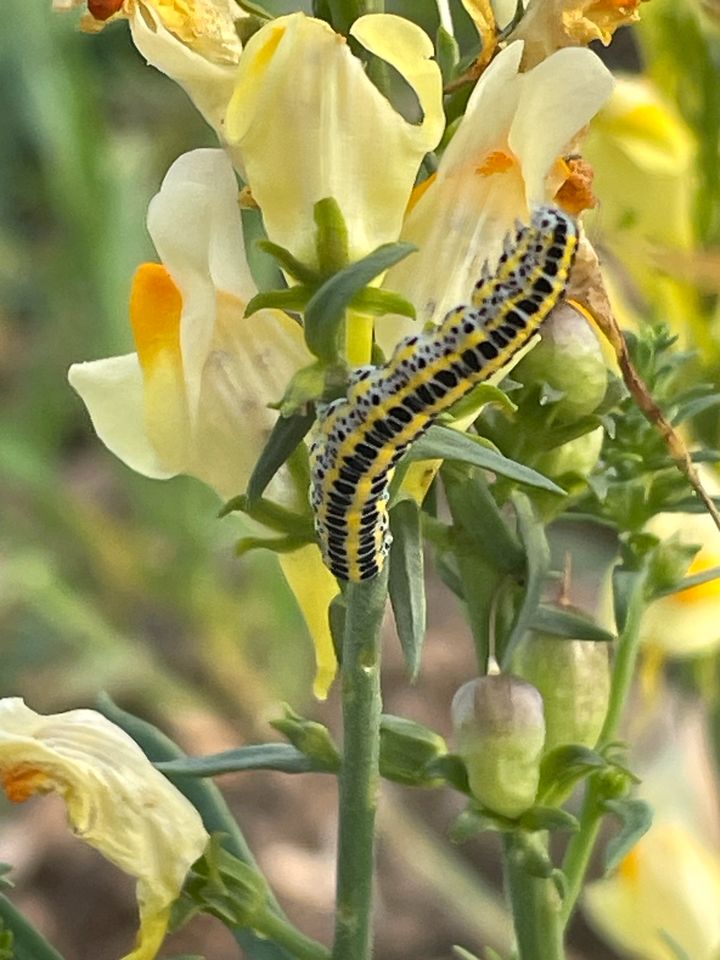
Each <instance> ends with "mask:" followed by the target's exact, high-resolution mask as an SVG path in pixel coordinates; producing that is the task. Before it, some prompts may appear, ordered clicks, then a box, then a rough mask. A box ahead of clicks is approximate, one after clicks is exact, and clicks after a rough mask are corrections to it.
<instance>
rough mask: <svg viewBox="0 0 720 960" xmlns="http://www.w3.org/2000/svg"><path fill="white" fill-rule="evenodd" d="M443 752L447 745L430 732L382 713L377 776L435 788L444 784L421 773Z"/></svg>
mask: <svg viewBox="0 0 720 960" xmlns="http://www.w3.org/2000/svg"><path fill="white" fill-rule="evenodd" d="M446 753H447V744H446V743H445V741H444V740H443V738H442V737H441V736H440V734H439V733H436V732H435V731H434V730H431V729H430V728H429V727H425V726H423V725H422V724H421V723H415V722H414V721H413V720H407V719H405V717H395V716H391V715H389V714H385V715H384V716H383V717H382V719H381V721H380V773H381V774H382V776H383V777H386V778H387V779H388V780H395V781H396V782H397V783H406V784H409V785H410V786H415V787H437V786H441V785H442V784H443V783H444V782H445V781H444V780H443V778H442V777H433V776H429V775H428V774H426V773H425V768H426V766H427V764H428V763H430V762H431V761H432V760H436V759H437V758H438V757H442V756H444V755H445V754H446Z"/></svg>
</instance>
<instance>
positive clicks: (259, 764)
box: [155, 743, 328, 777]
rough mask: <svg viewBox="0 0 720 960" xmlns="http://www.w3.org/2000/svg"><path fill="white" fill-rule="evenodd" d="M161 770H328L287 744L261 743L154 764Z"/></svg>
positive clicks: (196, 773)
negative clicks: (203, 755) (207, 755)
mask: <svg viewBox="0 0 720 960" xmlns="http://www.w3.org/2000/svg"><path fill="white" fill-rule="evenodd" d="M155 766H156V767H157V768H158V770H160V772H161V773H164V774H167V775H168V776H169V775H172V776H186V777H217V776H220V775H221V774H223V773H238V772H240V771H242V770H279V771H280V772H281V773H311V772H313V771H321V772H328V771H327V768H326V767H322V766H320V765H319V764H318V763H317V762H316V761H313V760H311V759H310V757H308V756H306V755H305V754H304V753H301V752H300V750H298V749H296V748H295V747H293V746H291V745H290V744H289V743H261V744H255V745H253V746H250V747H238V748H237V749H235V750H224V751H223V752H222V753H215V754H212V755H211V756H209V757H187V759H183V760H169V761H166V762H165V763H156V764H155Z"/></svg>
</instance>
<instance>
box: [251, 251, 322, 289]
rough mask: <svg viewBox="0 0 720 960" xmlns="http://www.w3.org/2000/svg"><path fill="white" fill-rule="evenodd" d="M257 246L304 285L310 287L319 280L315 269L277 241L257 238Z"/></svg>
mask: <svg viewBox="0 0 720 960" xmlns="http://www.w3.org/2000/svg"><path fill="white" fill-rule="evenodd" d="M258 246H259V247H260V249H261V250H264V251H265V253H269V254H270V256H271V257H274V258H275V260H277V262H278V263H279V264H280V266H281V267H282V268H283V269H284V270H285V272H286V273H289V274H290V276H291V277H292V278H293V279H294V280H297V281H298V283H301V284H304V285H305V286H306V287H308V288H310V289H312V288H313V287H314V286H316V285H317V284H318V283H319V282H320V276H319V274H318V273H317V272H316V271H315V270H313V269H312V268H311V267H308V266H306V265H305V264H304V263H301V262H300V261H299V260H298V259H297V258H296V257H294V256H293V255H292V253H290V251H289V250H286V249H285V247H281V246H280V244H279V243H273V242H272V240H258Z"/></svg>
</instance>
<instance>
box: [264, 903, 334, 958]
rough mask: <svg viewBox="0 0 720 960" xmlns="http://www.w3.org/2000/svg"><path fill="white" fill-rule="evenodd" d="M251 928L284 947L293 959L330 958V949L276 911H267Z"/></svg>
mask: <svg viewBox="0 0 720 960" xmlns="http://www.w3.org/2000/svg"><path fill="white" fill-rule="evenodd" d="M253 929H254V930H255V931H256V932H257V933H260V934H262V935H263V936H265V937H267V938H268V939H269V940H272V941H273V942H274V943H277V944H279V945H280V946H281V947H285V949H286V950H287V951H288V953H289V954H290V955H291V956H292V957H294V958H295V960H330V951H329V950H328V949H327V947H324V946H323V945H322V944H321V943H318V942H317V940H312V939H311V938H310V937H306V936H305V935H304V934H303V933H300V931H299V930H298V929H296V928H295V927H293V926H292V924H290V923H288V922H287V921H286V920H283V919H282V917H279V916H278V915H277V914H276V913H272V912H271V911H268V912H267V913H266V914H265V915H264V916H263V918H262V920H261V921H260V922H259V923H257V924H255V925H254V927H253Z"/></svg>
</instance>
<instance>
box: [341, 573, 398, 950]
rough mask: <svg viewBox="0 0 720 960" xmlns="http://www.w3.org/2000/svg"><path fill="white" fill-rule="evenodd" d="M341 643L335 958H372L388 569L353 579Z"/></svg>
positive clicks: (348, 596) (348, 591) (347, 591)
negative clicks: (382, 635) (360, 580)
mask: <svg viewBox="0 0 720 960" xmlns="http://www.w3.org/2000/svg"><path fill="white" fill-rule="evenodd" d="M345 598H346V603H347V614H346V619H345V633H344V637H343V648H342V666H341V671H342V711H343V731H344V737H343V761H342V768H341V771H340V798H339V802H340V811H339V818H340V822H339V837H338V865H337V905H336V917H335V942H334V946H333V953H332V956H333V960H369V958H370V956H371V952H372V943H371V930H370V927H371V920H372V898H373V872H374V855H375V811H376V808H377V796H378V789H379V783H380V773H379V770H378V756H379V744H380V713H381V706H382V704H381V698H380V643H379V633H380V626H381V624H382V618H383V612H384V610H385V601H386V598H387V566H386V568H385V570H384V571H383V573H382V574H380V576H378V577H375V578H374V579H372V580H367V581H365V582H363V583H350V584H348V587H347V590H346V593H345Z"/></svg>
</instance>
